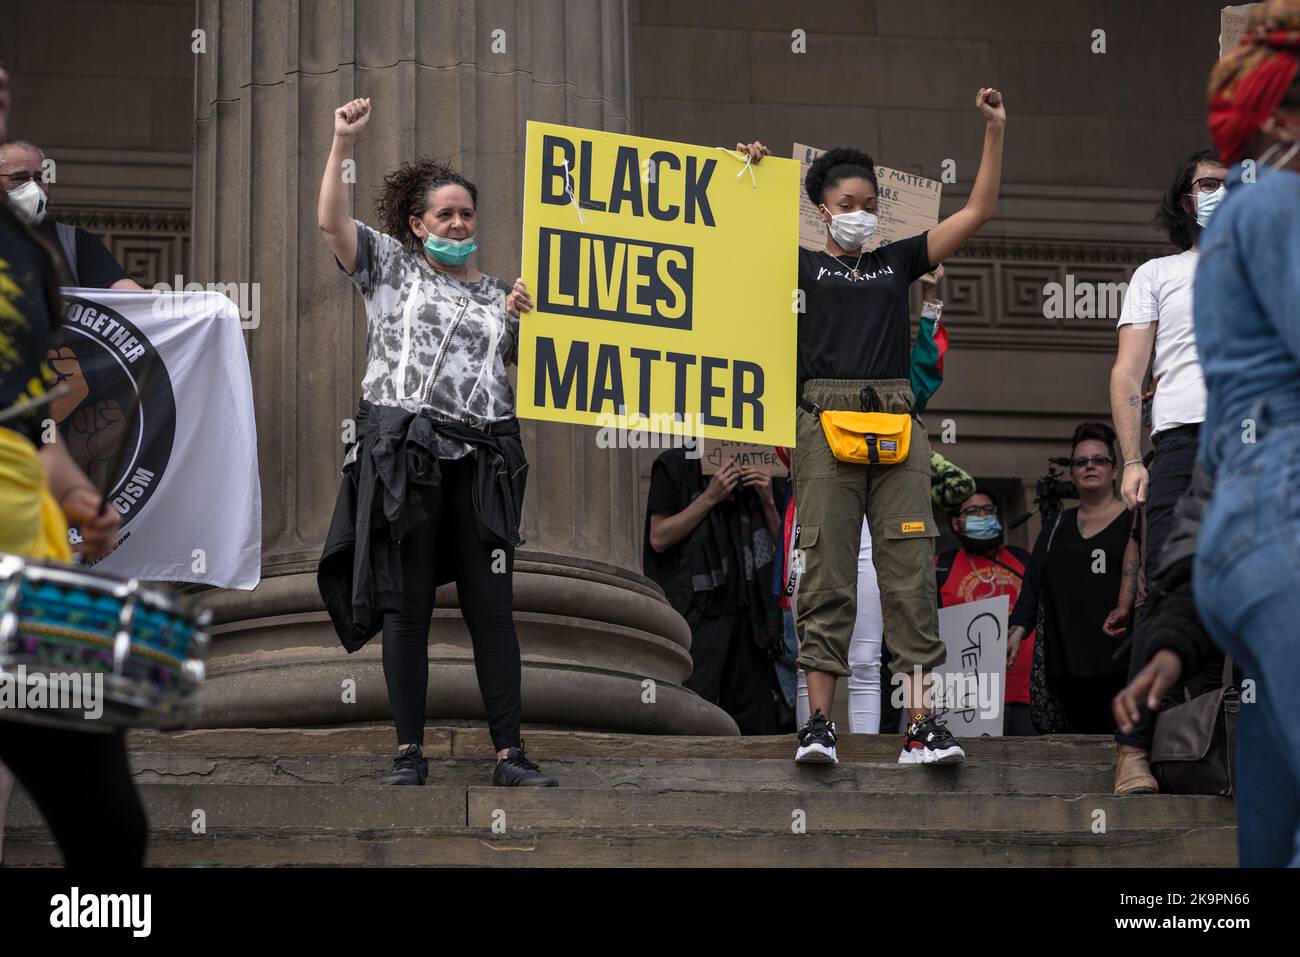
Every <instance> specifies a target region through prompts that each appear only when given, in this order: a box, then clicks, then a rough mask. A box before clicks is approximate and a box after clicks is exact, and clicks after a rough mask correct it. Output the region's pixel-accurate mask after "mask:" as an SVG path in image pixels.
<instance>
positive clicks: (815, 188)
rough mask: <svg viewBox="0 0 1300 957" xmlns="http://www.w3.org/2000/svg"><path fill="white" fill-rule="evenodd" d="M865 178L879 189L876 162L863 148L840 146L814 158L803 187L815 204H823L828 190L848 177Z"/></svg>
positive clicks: (874, 187) (873, 186)
mask: <svg viewBox="0 0 1300 957" xmlns="http://www.w3.org/2000/svg"><path fill="white" fill-rule="evenodd" d="M858 178H861V179H865V180H867V181H868V182H869V183H871V186H872V188H873V189H879V186H878V185H877V183H876V164H875V161H874V160H872V158H871V157H870V156H868V155H867V154H866V153H864V152H862V150H855V149H849V148H846V147H840V148H838V149H833V150H829V151H828V152H825V153H823V154H822V155H821V156H819V157H817V158H816V159H815V160H813V162H812V165H811V166H809V167H808V176H807V178H805V179H804V183H803V188H804V189H805V190H806V191H807V192H808V198H809V199H811V200H812V201H813V205H814V206H819V205H821V202H822V198H823V197H824V196H825V195H826V190H828V189H831V188H833V187H834V186H836V185H837V184H839V183H842V182H843V181H844V180H846V179H858Z"/></svg>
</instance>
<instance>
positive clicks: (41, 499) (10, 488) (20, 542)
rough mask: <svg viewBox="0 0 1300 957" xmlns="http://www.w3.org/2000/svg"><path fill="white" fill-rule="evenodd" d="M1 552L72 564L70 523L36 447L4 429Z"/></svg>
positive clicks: (1, 446)
mask: <svg viewBox="0 0 1300 957" xmlns="http://www.w3.org/2000/svg"><path fill="white" fill-rule="evenodd" d="M0 552H9V553H10V554H13V555H22V556H23V557H24V558H34V559H37V560H41V561H59V562H70V561H72V550H71V549H70V548H69V547H68V523H67V520H66V519H65V518H64V517H63V510H62V509H60V508H59V505H58V503H57V502H55V501H54V497H53V496H52V495H50V488H49V483H48V481H47V480H46V475H45V466H44V465H42V464H41V460H40V457H39V456H38V455H37V454H36V447H35V446H33V445H32V443H31V442H29V441H28V440H27V439H26V438H25V437H24V436H22V435H20V434H19V433H17V432H15V431H13V430H12V429H5V428H0Z"/></svg>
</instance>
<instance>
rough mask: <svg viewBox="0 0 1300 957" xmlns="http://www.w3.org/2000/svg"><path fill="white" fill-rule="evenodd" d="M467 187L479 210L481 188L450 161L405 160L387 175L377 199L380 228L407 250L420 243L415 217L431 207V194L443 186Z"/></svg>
mask: <svg viewBox="0 0 1300 957" xmlns="http://www.w3.org/2000/svg"><path fill="white" fill-rule="evenodd" d="M452 184H455V185H457V186H464V187H465V189H466V190H467V191H468V192H469V198H470V200H471V201H472V202H473V203H474V208H475V209H478V187H476V186H475V185H474V184H473V183H471V182H470V181H469V180H467V179H466V178H465V177H464V176H461V175H460V173H458V172H456V170H454V169H452V168H451V167H450V166H448V165H447V164H446V163H440V162H438V161H437V160H432V159H422V160H419V161H417V162H415V163H403V164H402V165H401V166H399V167H397V169H395V170H393V171H392V172H391V173H389V174H388V175H387V176H385V177H384V185H383V188H382V189H381V190H380V191H379V197H378V198H377V199H376V200H375V217H376V219H378V220H379V226H380V228H381V229H382V230H383V231H384V232H386V233H387V234H388V235H390V236H392V237H393V238H394V239H396V240H397V241H398V242H400V243H401V244H402V245H404V246H405V247H406V248H407V249H411V250H414V249H416V248H417V247H418V246H419V241H418V240H417V239H416V237H415V234H414V233H412V232H411V227H410V225H409V224H408V220H409V218H410V217H411V216H416V217H419V216H423V215H424V214H425V213H426V212H427V211H428V209H429V197H430V196H431V195H432V194H433V191H434V190H435V189H437V188H438V187H440V186H449V185H452Z"/></svg>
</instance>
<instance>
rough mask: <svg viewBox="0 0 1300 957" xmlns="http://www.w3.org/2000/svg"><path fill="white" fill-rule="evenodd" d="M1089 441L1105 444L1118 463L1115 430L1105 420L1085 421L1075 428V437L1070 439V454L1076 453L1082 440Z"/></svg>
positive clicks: (1112, 457)
mask: <svg viewBox="0 0 1300 957" xmlns="http://www.w3.org/2000/svg"><path fill="white" fill-rule="evenodd" d="M1088 441H1094V442H1101V443H1102V444H1103V445H1105V446H1106V449H1107V451H1108V452H1109V453H1110V457H1111V459H1113V460H1114V461H1115V462H1116V463H1117V464H1118V462H1119V460H1118V459H1116V458H1115V430H1114V429H1112V428H1111V427H1110V426H1109V425H1107V424H1106V423H1105V422H1084V423H1083V424H1082V425H1080V426H1079V427H1078V428H1077V429H1075V430H1074V437H1073V438H1072V439H1070V454H1071V455H1073V454H1074V450H1075V449H1077V448H1078V447H1079V443H1080V442H1088Z"/></svg>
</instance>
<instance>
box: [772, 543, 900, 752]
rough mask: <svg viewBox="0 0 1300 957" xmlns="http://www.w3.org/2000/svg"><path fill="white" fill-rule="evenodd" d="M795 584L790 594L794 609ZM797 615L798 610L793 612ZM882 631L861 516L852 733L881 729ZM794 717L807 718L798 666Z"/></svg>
mask: <svg viewBox="0 0 1300 957" xmlns="http://www.w3.org/2000/svg"><path fill="white" fill-rule="evenodd" d="M798 597H799V589H798V585H797V584H796V585H795V593H794V595H792V596H791V598H790V609H791V611H794V609H795V601H796V600H797V599H798ZM795 614H796V615H797V612H795ZM884 635H885V616H884V613H883V612H882V611H881V609H880V584H879V582H877V581H876V566H875V565H873V564H872V562H871V529H870V527H869V526H868V525H867V520H866V519H865V518H864V519H863V520H862V543H861V545H859V547H858V615H857V620H856V621H855V622H854V624H853V636H852V637H851V638H850V639H849V670H850V671H851V672H853V673H852V674H851V675H849V682H848V683H849V731H851V732H852V733H854V734H878V733H879V732H880V643H881V640H882V639H883V638H884ZM794 707H795V720H796V721H797V722H798V725H799V727H801V728H802V727H803V725H804V722H805V721H807V720H808V678H807V675H805V674H804V670H803V669H802V668H800V669H799V690H798V693H797V694H796V695H795V704H794Z"/></svg>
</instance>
